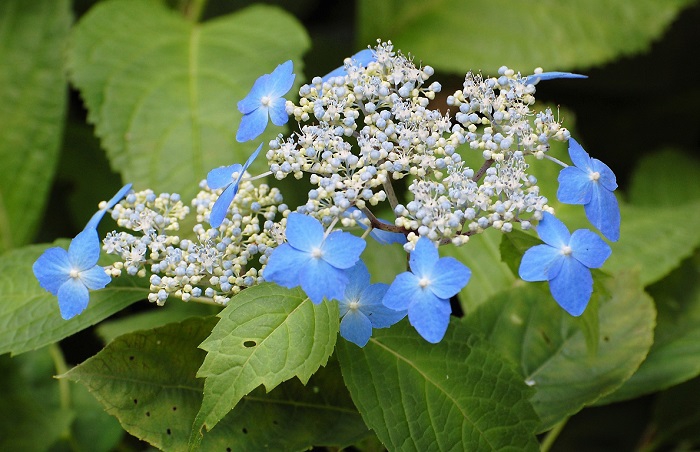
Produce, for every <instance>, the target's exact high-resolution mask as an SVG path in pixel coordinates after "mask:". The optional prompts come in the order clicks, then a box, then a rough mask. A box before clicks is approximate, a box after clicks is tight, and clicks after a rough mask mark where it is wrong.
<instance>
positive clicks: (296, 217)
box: [285, 212, 323, 253]
mask: <svg viewBox="0 0 700 452" xmlns="http://www.w3.org/2000/svg"><path fill="white" fill-rule="evenodd" d="M285 235H286V236H287V242H288V243H289V244H290V245H291V246H293V247H294V248H296V249H298V250H300V251H305V252H307V253H310V252H311V251H313V250H314V249H315V248H319V247H320V246H321V242H322V241H323V226H322V225H321V222H320V221H318V220H317V219H315V218H313V217H310V216H308V215H304V214H301V213H296V212H292V213H290V214H289V217H288V218H287V228H286V230H285Z"/></svg>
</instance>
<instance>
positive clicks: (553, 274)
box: [518, 212, 612, 316]
mask: <svg viewBox="0 0 700 452" xmlns="http://www.w3.org/2000/svg"><path fill="white" fill-rule="evenodd" d="M537 233H538V234H539V236H540V238H541V239H542V241H543V242H544V244H543V245H537V246H533V247H532V248H530V249H529V250H527V251H526V252H525V255H524V256H523V259H522V261H521V262H520V268H519V270H518V273H519V274H520V277H521V278H522V279H523V280H525V281H549V290H550V292H551V293H552V296H553V297H554V299H555V300H556V302H557V303H559V305H560V306H561V307H562V308H564V310H565V311H566V312H568V313H569V314H571V315H573V316H579V315H581V314H582V313H583V311H584V310H585V309H586V306H587V305H588V301H589V300H590V298H591V294H592V293H593V278H592V277H591V271H590V270H589V269H591V268H599V267H601V266H602V265H603V263H604V262H605V261H606V260H607V258H608V257H610V253H611V252H612V251H611V249H610V247H609V246H608V244H607V243H605V241H603V239H601V238H600V237H598V235H596V234H595V233H593V232H591V231H589V230H588V229H579V230H577V231H574V233H573V234H569V230H568V229H567V228H566V226H565V225H564V223H562V222H561V221H559V219H558V218H556V217H555V216H554V215H552V214H550V213H549V212H545V213H544V216H543V218H542V220H541V221H540V223H539V224H538V225H537Z"/></svg>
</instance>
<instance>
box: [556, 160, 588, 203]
mask: <svg viewBox="0 0 700 452" xmlns="http://www.w3.org/2000/svg"><path fill="white" fill-rule="evenodd" d="M557 180H558V181H559V188H558V189H557V199H558V200H559V201H560V202H563V203H565V204H587V203H588V202H590V201H591V193H592V191H593V187H592V184H593V181H592V180H591V178H590V177H589V176H588V173H586V172H585V171H583V170H581V169H580V168H577V167H575V166H568V167H566V168H564V169H563V170H561V171H560V172H559V177H558V179H557Z"/></svg>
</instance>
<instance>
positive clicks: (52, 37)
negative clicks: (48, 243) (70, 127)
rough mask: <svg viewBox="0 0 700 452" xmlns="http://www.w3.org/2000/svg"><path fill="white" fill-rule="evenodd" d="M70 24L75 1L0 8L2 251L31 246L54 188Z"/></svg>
mask: <svg viewBox="0 0 700 452" xmlns="http://www.w3.org/2000/svg"><path fill="white" fill-rule="evenodd" d="M71 21H72V18H71V13H70V2H69V1H68V0H35V1H31V2H27V1H24V0H4V1H2V2H0V61H2V64H0V161H1V162H2V170H3V171H2V174H3V176H2V177H1V178H0V253H1V252H3V251H4V250H7V249H10V248H13V247H16V246H20V245H24V244H26V243H29V242H30V241H31V240H32V238H33V237H34V232H35V231H36V228H37V225H38V222H39V220H40V219H41V214H42V211H43V209H44V205H45V203H46V198H47V195H48V191H49V188H50V187H51V182H52V180H53V174H54V170H55V168H56V162H57V160H58V152H59V146H60V144H61V134H62V132H63V119H64V116H65V112H66V92H67V90H66V79H65V76H64V73H63V59H62V57H63V52H64V48H65V44H66V39H67V37H68V30H69V27H70V24H71Z"/></svg>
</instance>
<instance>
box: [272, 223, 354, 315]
mask: <svg viewBox="0 0 700 452" xmlns="http://www.w3.org/2000/svg"><path fill="white" fill-rule="evenodd" d="M285 233H286V236H287V242H286V243H283V244H282V245H280V246H278V247H277V248H275V250H274V251H273V252H272V254H271V255H270V257H269V259H268V261H267V266H266V267H265V269H264V270H263V277H264V278H265V280H266V281H270V282H274V283H277V284H279V285H280V286H283V287H287V288H292V287H297V286H301V288H302V289H303V290H304V292H306V295H308V297H309V298H310V299H311V301H312V302H314V303H317V304H318V303H320V302H321V301H323V299H324V298H327V299H329V300H331V299H336V300H340V299H341V298H342V297H343V295H344V293H345V287H346V286H347V285H348V282H349V278H348V274H347V272H346V270H347V269H349V268H351V267H353V266H354V265H355V264H356V263H357V261H358V260H359V259H360V254H362V251H363V250H364V249H365V245H366V243H365V241H364V240H362V239H361V238H359V237H355V236H354V235H352V234H350V233H349V232H342V231H334V232H331V233H330V234H328V235H326V234H325V232H324V229H323V226H322V225H321V223H320V222H319V221H318V220H316V219H315V218H312V217H310V216H307V215H303V214H300V213H296V212H293V213H291V214H290V215H289V217H288V218H287V228H286V231H285Z"/></svg>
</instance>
